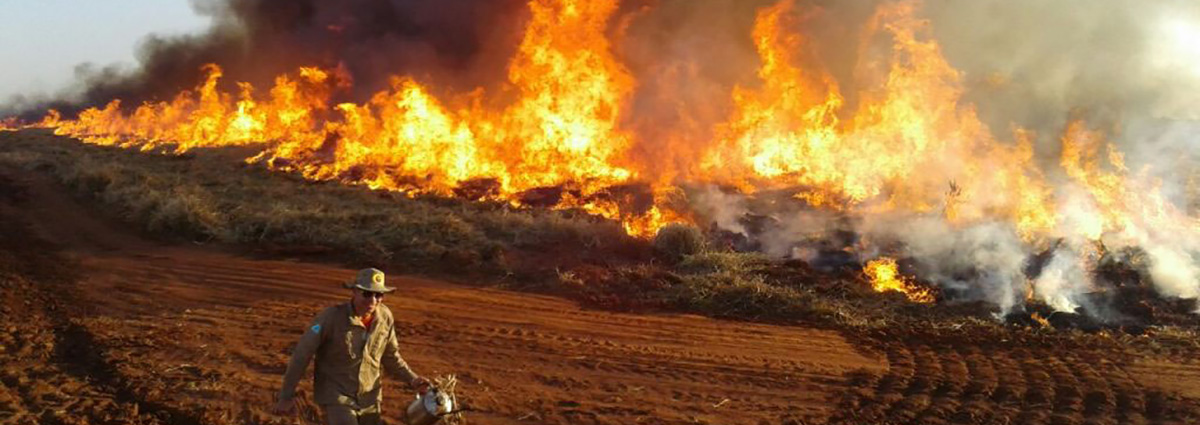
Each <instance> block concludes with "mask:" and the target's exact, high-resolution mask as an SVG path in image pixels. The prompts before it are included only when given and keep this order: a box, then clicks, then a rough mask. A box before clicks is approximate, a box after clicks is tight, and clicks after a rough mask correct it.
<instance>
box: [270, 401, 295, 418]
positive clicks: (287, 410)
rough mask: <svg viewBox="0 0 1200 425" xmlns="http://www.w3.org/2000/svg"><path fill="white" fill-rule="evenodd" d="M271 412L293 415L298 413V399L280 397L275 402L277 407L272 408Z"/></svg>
mask: <svg viewBox="0 0 1200 425" xmlns="http://www.w3.org/2000/svg"><path fill="white" fill-rule="evenodd" d="M271 413H274V414H276V415H288V416H292V415H295V414H296V399H294V398H292V399H287V400H284V399H279V401H277V402H275V408H274V409H271Z"/></svg>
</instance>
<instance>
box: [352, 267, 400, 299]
mask: <svg viewBox="0 0 1200 425" xmlns="http://www.w3.org/2000/svg"><path fill="white" fill-rule="evenodd" d="M345 287H346V289H361V290H364V291H367V292H380V293H384V294H386V293H389V292H392V291H395V290H396V288H389V287H388V286H387V285H384V284H383V271H381V270H379V269H375V268H366V269H362V270H359V271H358V276H355V277H354V280H353V281H351V282H349V283H347V284H346V285H345Z"/></svg>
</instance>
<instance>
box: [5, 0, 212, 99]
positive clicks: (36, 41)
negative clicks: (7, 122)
mask: <svg viewBox="0 0 1200 425" xmlns="http://www.w3.org/2000/svg"><path fill="white" fill-rule="evenodd" d="M208 23H209V18H208V17H203V16H199V15H197V14H196V13H195V12H193V11H192V8H191V6H190V2H189V1H188V0H103V1H97V0H0V58H4V59H3V65H0V104H3V103H6V102H7V101H8V100H9V98H10V97H11V96H13V95H17V94H24V95H38V94H53V93H55V92H57V91H58V90H60V89H62V88H63V87H65V86H67V85H68V84H69V83H70V82H71V81H73V80H74V77H73V75H74V69H75V66H76V65H79V64H80V63H84V62H91V63H93V64H95V65H97V66H106V65H110V64H114V63H121V64H125V65H127V66H130V67H132V66H134V65H135V64H136V59H135V58H134V53H135V51H136V48H137V46H138V45H139V43H140V42H141V40H142V38H143V37H145V36H146V35H148V34H150V33H158V34H181V33H191V32H198V31H201V30H203V29H204V28H207V26H208Z"/></svg>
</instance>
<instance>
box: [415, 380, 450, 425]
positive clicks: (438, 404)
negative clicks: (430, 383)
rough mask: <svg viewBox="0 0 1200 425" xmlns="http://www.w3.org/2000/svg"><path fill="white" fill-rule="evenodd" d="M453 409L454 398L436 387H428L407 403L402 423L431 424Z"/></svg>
mask: <svg viewBox="0 0 1200 425" xmlns="http://www.w3.org/2000/svg"><path fill="white" fill-rule="evenodd" d="M452 410H454V398H453V397H451V396H450V395H449V394H446V393H444V392H442V391H440V390H438V389H437V388H430V389H429V391H426V392H425V394H420V395H418V396H417V398H416V400H413V402H412V403H409V404H408V409H406V410H405V412H404V419H405V421H404V423H406V424H408V425H433V424H435V423H437V422H438V421H440V420H441V419H442V416H443V415H445V414H447V413H450V412H451V411H452Z"/></svg>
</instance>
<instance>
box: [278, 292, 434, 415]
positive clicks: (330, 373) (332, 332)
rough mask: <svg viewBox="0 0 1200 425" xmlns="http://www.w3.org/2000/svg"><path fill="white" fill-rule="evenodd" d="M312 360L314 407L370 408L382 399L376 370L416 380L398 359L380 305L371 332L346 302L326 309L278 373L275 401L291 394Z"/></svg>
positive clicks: (388, 317)
mask: <svg viewBox="0 0 1200 425" xmlns="http://www.w3.org/2000/svg"><path fill="white" fill-rule="evenodd" d="M314 355H315V356H316V358H317V360H316V371H315V375H314V379H313V392H314V394H313V398H314V401H316V403H317V404H334V403H336V404H342V405H347V406H353V407H356V408H366V407H370V406H374V405H375V404H376V403H378V402H379V400H380V397H381V396H382V386H381V385H380V380H379V376H380V369H381V367H385V368H387V369H390V371H391V372H392V374H393V376H395V375H397V374H398V375H399V377H400V379H401V380H402V382H404V383H405V384H408V383H410V382H412V380H413V379H415V378H416V377H417V375H416V374H415V373H413V371H412V369H409V367H408V364H407V363H405V362H404V359H402V358H400V345H399V343H398V342H397V340H396V326H395V320H393V318H392V311H391V310H389V309H388V308H387V306H385V305H383V304H379V306H378V307H376V308H375V319H374V321H373V322H372V323H371V329H366V328H365V327H363V323H362V320H361V318H360V317H358V316H355V315H354V307H353V306H352V305H351V304H350V303H346V304H341V305H337V306H333V307H329V308H327V309H325V311H322V312H321V314H318V315H317V317H316V319H314V320H313V322H312V325H310V326H309V327H308V328H307V329H305V331H304V336H302V337H300V343H299V344H297V345H296V349H295V351H293V352H292V361H291V362H290V363H288V367H287V372H285V373H284V375H283V390H282V391H280V394H279V398H280V399H281V400H290V399H292V398H293V397H294V396H295V392H296V384H297V383H299V382H300V378H301V376H303V375H304V372H305V370H306V369H308V362H309V360H311V359H312V358H313V356H314Z"/></svg>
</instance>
